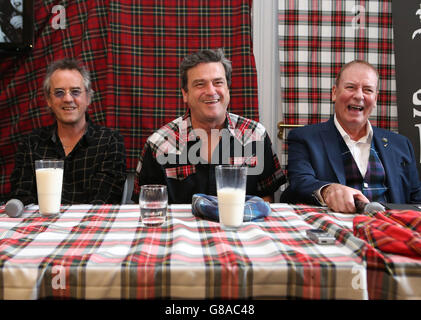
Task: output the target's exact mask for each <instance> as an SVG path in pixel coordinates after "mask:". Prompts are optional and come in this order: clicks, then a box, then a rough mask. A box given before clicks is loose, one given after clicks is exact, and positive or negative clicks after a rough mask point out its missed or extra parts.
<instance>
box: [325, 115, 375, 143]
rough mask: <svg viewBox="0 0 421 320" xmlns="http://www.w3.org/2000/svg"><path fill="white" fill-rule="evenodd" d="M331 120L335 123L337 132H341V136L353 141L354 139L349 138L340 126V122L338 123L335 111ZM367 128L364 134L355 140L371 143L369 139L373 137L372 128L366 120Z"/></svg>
mask: <svg viewBox="0 0 421 320" xmlns="http://www.w3.org/2000/svg"><path fill="white" fill-rule="evenodd" d="M333 121H334V123H335V127H336V129H338V131H339V133H340V134H341V136H342V138H343V139H344V140H345V141H354V140H352V139H351V137H350V136H349V134H348V133H346V132H345V130H344V128H342V126H341V124H340V123H339V121H338V119H337V118H336V113H335V115H334V117H333ZM367 129H368V130H367V132H366V134H365V135H364V136H363V137H361V138H360V139H359V140H358V141H357V142H363V143H368V144H371V140H372V139H373V128H372V126H371V123H370V121H369V120H367Z"/></svg>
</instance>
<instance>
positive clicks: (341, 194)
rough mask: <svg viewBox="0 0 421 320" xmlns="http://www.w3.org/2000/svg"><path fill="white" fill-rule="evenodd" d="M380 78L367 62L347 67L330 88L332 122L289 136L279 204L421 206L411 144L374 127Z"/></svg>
mask: <svg viewBox="0 0 421 320" xmlns="http://www.w3.org/2000/svg"><path fill="white" fill-rule="evenodd" d="M378 78H379V76H378V73H377V71H376V69H375V68H374V67H373V66H372V65H371V64H369V63H367V62H365V61H361V60H355V61H352V62H349V63H347V64H345V65H344V66H343V67H342V69H341V71H340V72H339V74H338V76H337V78H336V82H335V85H334V86H333V88H332V101H333V102H334V103H335V114H334V116H332V117H331V118H330V119H329V121H327V122H324V123H320V124H316V125H309V126H305V127H302V128H298V129H295V130H292V131H291V132H290V134H289V135H288V179H289V182H290V185H289V187H288V188H287V189H286V190H285V192H284V193H283V194H282V195H281V202H288V203H308V204H315V205H327V206H328V207H329V208H330V209H332V210H334V211H336V212H350V213H352V212H355V211H356V208H355V199H358V200H360V201H363V202H369V201H382V202H392V203H421V184H420V181H419V178H418V171H417V168H416V160H415V156H414V151H413V148H412V145H411V143H410V141H409V140H408V139H407V138H406V137H404V136H402V135H399V134H396V133H392V132H390V131H387V130H384V129H380V128H376V127H373V126H371V124H370V122H369V120H368V117H369V115H370V114H371V112H372V110H373V108H374V107H375V106H376V103H377V94H378V90H377V84H378Z"/></svg>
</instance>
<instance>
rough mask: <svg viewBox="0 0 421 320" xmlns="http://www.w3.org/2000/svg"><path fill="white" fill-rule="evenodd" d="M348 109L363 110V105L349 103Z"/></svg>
mask: <svg viewBox="0 0 421 320" xmlns="http://www.w3.org/2000/svg"><path fill="white" fill-rule="evenodd" d="M348 110H356V111H363V110H364V107H361V106H352V105H349V106H348Z"/></svg>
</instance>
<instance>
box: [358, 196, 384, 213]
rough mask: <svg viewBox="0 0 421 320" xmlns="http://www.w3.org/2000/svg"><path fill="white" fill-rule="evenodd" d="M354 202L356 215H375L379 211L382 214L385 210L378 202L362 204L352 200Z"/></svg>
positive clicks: (359, 201)
mask: <svg viewBox="0 0 421 320" xmlns="http://www.w3.org/2000/svg"><path fill="white" fill-rule="evenodd" d="M354 202H355V208H356V209H357V212H358V213H376V212H379V211H380V212H384V211H385V210H386V209H385V207H384V206H383V205H382V204H380V203H378V202H363V201H361V200H358V199H354Z"/></svg>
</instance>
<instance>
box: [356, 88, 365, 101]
mask: <svg viewBox="0 0 421 320" xmlns="http://www.w3.org/2000/svg"><path fill="white" fill-rule="evenodd" d="M354 98H355V99H357V100H359V101H362V100H364V92H363V89H362V88H357V89H356V90H355V92H354Z"/></svg>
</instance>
